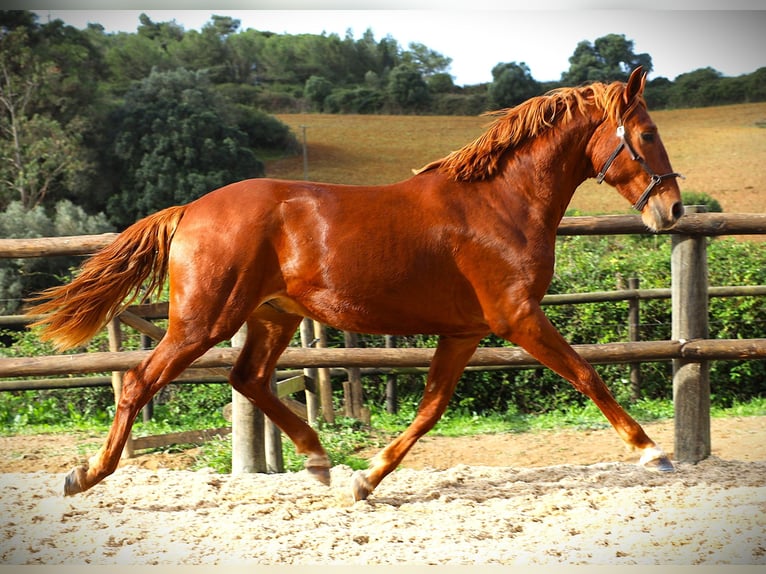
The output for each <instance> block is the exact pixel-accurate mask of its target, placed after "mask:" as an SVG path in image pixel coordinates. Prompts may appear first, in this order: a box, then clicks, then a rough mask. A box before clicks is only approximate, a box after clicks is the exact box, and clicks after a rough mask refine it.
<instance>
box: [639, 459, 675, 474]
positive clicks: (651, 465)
mask: <svg viewBox="0 0 766 574" xmlns="http://www.w3.org/2000/svg"><path fill="white" fill-rule="evenodd" d="M644 468H645V469H646V470H650V471H652V472H675V471H676V467H674V466H673V463H672V462H670V459H669V458H668V457H666V456H661V457H659V458H655V459H653V460H650V461H648V462H645V463H644Z"/></svg>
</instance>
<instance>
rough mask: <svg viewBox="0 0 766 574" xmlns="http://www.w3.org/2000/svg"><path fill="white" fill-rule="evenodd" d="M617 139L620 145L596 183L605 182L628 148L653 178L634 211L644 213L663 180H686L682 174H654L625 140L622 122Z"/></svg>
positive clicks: (597, 177)
mask: <svg viewBox="0 0 766 574" xmlns="http://www.w3.org/2000/svg"><path fill="white" fill-rule="evenodd" d="M617 137H618V138H620V143H619V144H617V148H616V149H615V150H614V151H613V152H612V155H610V156H609V158H608V159H607V160H606V162H605V163H604V167H602V168H601V171H599V172H598V175H597V176H596V183H601V182H602V181H604V177H606V172H607V170H608V169H609V168H610V167H611V165H612V163H613V162H614V160H615V159H616V158H617V156H618V155H620V152H621V151H622V148H627V149H628V153H630V159H632V160H633V161H637V162H638V163H640V164H641V167H643V168H644V171H645V172H646V173H648V174H649V177H650V178H651V179H650V181H649V185H648V186H647V187H646V189H645V190H644V193H642V194H641V197H639V198H638V201H636V203H634V204H633V209H635V210H637V211H643V210H644V207H646V204H647V203H648V202H649V196H650V195H651V194H652V191H653V190H654V188H655V187H656V186H657V184H658V183H661V182H662V180H663V179H665V178H668V177H680V178H681V179H684V176H683V175H681V174H680V173H676V172H671V173H666V174H664V175H657V174H656V173H654V171H653V170H652V168H650V167H649V164H648V163H646V161H645V160H644V158H642V157H641V156H640V155H639V154H638V153H636V150H635V149H633V146H632V145H630V141H628V140H627V139H626V138H625V126H623V125H622V122H620V125H618V126H617Z"/></svg>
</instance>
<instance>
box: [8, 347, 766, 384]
mask: <svg viewBox="0 0 766 574" xmlns="http://www.w3.org/2000/svg"><path fill="white" fill-rule="evenodd" d="M573 347H574V349H575V350H576V351H577V352H578V353H580V355H582V356H583V358H585V359H586V360H587V361H589V362H591V363H593V364H613V363H630V362H633V361H642V362H652V361H665V360H670V359H674V358H679V357H683V354H682V351H683V352H687V353H696V354H695V355H694V356H695V357H699V358H702V357H704V358H706V359H708V360H716V359H721V360H725V359H727V358H730V357H732V356H735V358H750V359H766V339H749V340H742V339H715V340H708V341H707V342H706V343H705V344H704V345H695V342H693V341H685V342H683V343H682V342H680V341H640V342H636V343H606V344H599V345H596V344H592V345H573ZM684 349H685V351H684ZM150 352H151V351H122V352H120V353H107V352H102V353H76V354H72V355H52V356H43V357H5V358H0V378H2V377H26V376H30V377H33V376H43V377H45V376H53V375H65V374H74V373H100V372H106V371H111V370H127V369H129V368H131V367H134V366H136V365H137V364H138V363H140V362H141V361H142V360H143V359H144V358H146V356H147V355H148V354H149V353H150ZM433 352H434V350H433V349H420V348H409V349H408V348H397V349H381V348H366V349H299V348H288V349H285V351H284V353H283V354H282V356H281V357H280V359H279V361H278V363H277V365H278V366H279V367H280V368H283V369H299V368H304V367H323V368H330V367H349V366H353V367H362V368H365V367H428V365H429V364H430V361H431V357H432V356H433ZM737 353H742V356H741V357H736V355H737ZM238 355H239V349H231V348H225V347H214V348H212V349H210V350H209V351H208V352H207V353H205V354H204V355H203V356H202V357H200V358H199V359H197V360H196V361H194V363H192V367H195V368H207V367H224V366H231V365H232V364H234V361H236V359H237V356H238ZM687 356H689V357H691V356H692V355H687ZM468 364H469V366H477V367H492V366H499V367H511V366H513V367H522V366H537V365H539V363H538V362H537V361H535V360H534V359H533V358H532V357H531V356H530V355H529V354H528V353H527V352H526V351H524V350H522V349H519V348H517V347H482V348H479V349H477V350H476V352H475V353H474V355H473V357H471V359H470V361H469V363H468Z"/></svg>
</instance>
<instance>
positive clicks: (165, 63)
mask: <svg viewBox="0 0 766 574" xmlns="http://www.w3.org/2000/svg"><path fill="white" fill-rule="evenodd" d="M450 64H451V59H450V58H449V57H448V56H445V55H443V54H440V53H438V52H436V51H434V50H432V49H430V48H428V47H427V46H425V45H423V44H419V43H411V44H409V46H407V48H402V47H401V46H400V45H399V43H398V42H397V41H396V40H395V39H394V38H393V37H391V36H390V35H388V36H385V37H383V38H381V39H376V38H375V35H374V33H373V31H372V30H366V31H365V32H364V33H363V34H362V36H361V37H359V38H355V37H354V36H353V35H352V33H351V32H348V33H347V34H346V35H345V36H344V37H341V36H339V35H337V34H321V35H315V34H275V33H272V32H267V31H260V30H255V29H244V30H243V29H241V23H240V22H239V21H238V20H236V19H233V18H231V17H228V16H220V15H214V16H212V17H211V19H210V21H209V22H208V23H207V24H206V25H204V26H203V27H202V29H201V30H185V29H184V28H183V27H181V26H179V25H178V24H176V23H175V21H170V22H154V21H152V20H151V19H150V18H149V17H148V16H146V15H145V14H142V15H141V17H140V24H139V26H138V28H137V31H136V32H135V33H125V32H119V33H106V32H105V30H104V28H103V26H101V25H99V24H90V25H88V27H87V28H86V29H84V30H80V29H76V28H74V27H72V26H68V25H66V24H65V23H64V22H62V21H61V20H52V21H49V22H40V21H39V18H38V17H37V15H36V14H35V13H34V12H31V11H21V10H15V11H0V236H3V237H14V236H16V237H18V236H22V237H34V236H44V235H51V234H54V235H55V234H78V233H97V232H101V231H111V230H119V229H122V228H124V227H126V226H127V225H129V224H131V223H132V222H134V221H135V220H136V219H138V218H140V217H142V216H144V215H147V214H148V213H151V212H154V211H157V210H159V209H162V208H164V207H167V206H168V205H173V204H179V203H185V202H188V201H191V200H193V199H195V198H197V197H199V196H200V195H202V194H204V193H206V192H208V191H210V190H212V189H214V188H217V187H220V186H222V185H225V184H226V183H230V182H232V181H236V180H240V179H245V178H250V177H261V176H263V175H264V174H265V173H264V164H263V159H264V158H269V157H275V156H280V155H285V154H291V153H296V152H297V151H298V148H299V145H298V142H297V141H296V138H295V135H294V134H292V133H291V132H290V130H289V128H288V127H287V126H286V125H285V124H283V123H282V122H280V121H279V120H278V119H277V118H275V117H274V116H273V115H272V114H274V113H277V112H305V111H311V112H324V113H370V114H372V113H375V114H383V113H397V114H426V113H428V114H434V113H435V114H468V115H475V114H479V113H482V112H484V111H486V110H489V109H494V108H500V107H508V106H512V105H515V104H518V103H520V102H521V101H523V100H525V99H527V98H529V97H531V96H534V95H537V94H540V93H543V92H545V91H547V90H550V89H552V88H556V87H558V86H560V85H573V84H580V83H584V82H588V81H595V80H600V81H611V80H624V79H626V78H627V76H628V74H629V72H630V71H631V69H632V68H633V67H635V66H636V65H639V64H640V65H643V66H644V67H645V69H647V70H651V69H652V61H651V56H650V55H649V54H636V53H634V49H633V42H632V41H630V40H628V39H627V38H625V37H624V36H622V35H618V34H609V35H607V36H604V37H602V38H598V39H597V40H595V41H594V42H589V41H582V42H580V43H579V44H578V45H577V46H576V47H575V50H574V52H573V54H572V56H571V57H570V67H569V69H568V70H566V71H565V72H563V73H562V77H561V81H560V82H539V81H537V80H535V79H534V78H533V77H532V75H531V73H530V70H529V68H528V66H527V65H526V64H525V63H523V62H500V63H498V64H497V65H496V66H495V67H494V68H493V70H492V78H493V80H492V81H491V82H488V83H485V84H479V85H474V86H457V85H455V83H454V81H453V78H452V76H451V75H450V74H449V66H450ZM647 99H649V100H650V102H649V103H650V105H651V106H652V107H654V108H656V107H668V106H681V105H694V106H701V105H711V104H723V103H735V102H742V101H761V100H764V99H766V68H761V69H760V70H757V71H755V72H753V73H752V74H748V75H746V76H740V77H737V78H726V77H723V76H722V75H721V74H720V73H718V72H717V71H715V70H712V69H709V68H706V69H702V70H695V71H692V72H689V73H688V74H684V75H681V76H679V77H678V78H676V79H675V80H674V81H670V80H668V79H666V78H657V79H655V80H653V81H652V82H651V83H650V88H649V89H648V90H647ZM70 264H71V261H65V260H61V261H59V262H58V263H57V264H56V265H53V264H50V265H49V264H48V263H43V262H39V261H38V262H32V261H31V260H28V261H19V262H0V307H5V309H6V310H9V309H11V308H13V307H14V306H17V305H18V303H17V301H18V296H19V295H22V294H23V293H25V292H27V291H28V290H29V289H30V286H33V287H34V288H38V287H40V286H45V284H46V283H48V284H49V283H51V282H53V281H55V280H56V279H57V278H58V277H60V276H61V275H63V274H64V273H65V272H66V269H67V268H68V265H70ZM46 265H47V267H45V266H46ZM12 277H14V278H12Z"/></svg>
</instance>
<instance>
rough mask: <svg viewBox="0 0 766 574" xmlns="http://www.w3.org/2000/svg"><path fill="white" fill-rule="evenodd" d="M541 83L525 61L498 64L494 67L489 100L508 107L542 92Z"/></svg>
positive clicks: (496, 105)
mask: <svg viewBox="0 0 766 574" xmlns="http://www.w3.org/2000/svg"><path fill="white" fill-rule="evenodd" d="M540 91H541V90H540V83H539V82H538V81H537V80H535V79H534V78H533V77H532V73H531V72H530V70H529V66H527V65H526V64H525V63H524V62H521V63H518V64H517V63H516V62H510V63H507V64H498V65H496V66H495V67H494V68H492V83H491V84H490V86H489V100H490V103H491V105H492V106H493V107H496V108H508V107H512V106H515V105H517V104H520V103H521V102H523V101H525V100H528V99H529V98H531V97H533V96H536V95H538V94H540Z"/></svg>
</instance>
